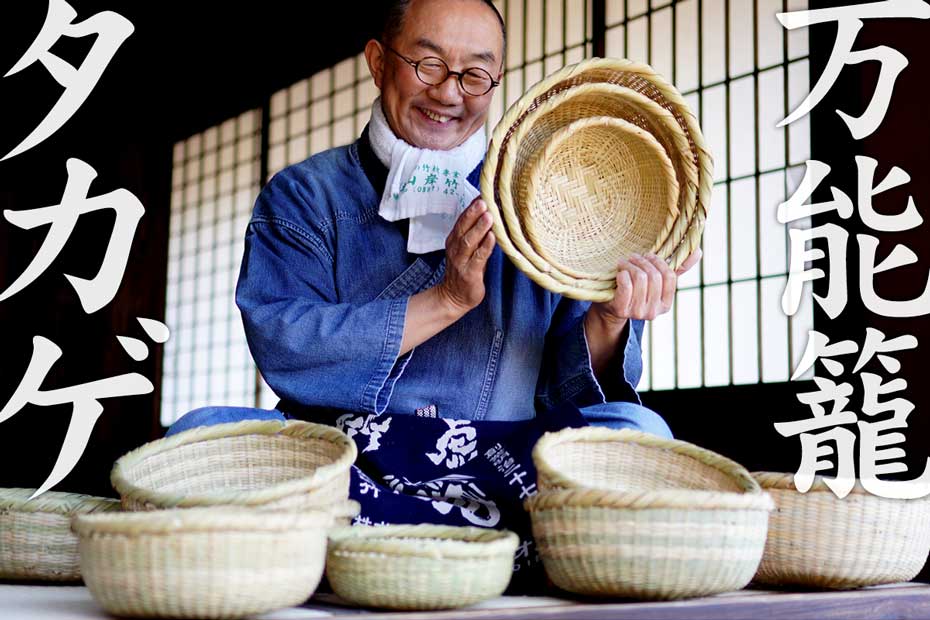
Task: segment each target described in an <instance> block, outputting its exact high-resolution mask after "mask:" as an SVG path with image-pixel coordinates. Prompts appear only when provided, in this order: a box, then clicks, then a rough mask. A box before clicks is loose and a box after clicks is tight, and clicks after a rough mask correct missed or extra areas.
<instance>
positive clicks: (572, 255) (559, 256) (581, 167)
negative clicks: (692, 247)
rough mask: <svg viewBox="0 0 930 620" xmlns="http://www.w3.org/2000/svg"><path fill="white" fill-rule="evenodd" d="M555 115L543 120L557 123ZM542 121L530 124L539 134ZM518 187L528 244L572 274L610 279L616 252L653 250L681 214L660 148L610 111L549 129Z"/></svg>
mask: <svg viewBox="0 0 930 620" xmlns="http://www.w3.org/2000/svg"><path fill="white" fill-rule="evenodd" d="M564 107H566V106H561V108H564ZM561 108H560V109H561ZM555 116H556V115H554V114H547V115H545V116H544V119H548V120H550V122H552V124H553V125H555V126H558V120H553V119H554V117H555ZM541 125H543V121H542V120H541V121H540V122H538V123H535V124H534V125H533V127H534V129H536V130H537V131H540V130H542V129H541V127H540V126H541ZM517 186H518V189H517V196H518V197H519V202H518V208H519V209H520V211H521V218H520V220H521V222H522V224H523V227H524V232H525V233H526V237H527V239H528V240H529V242H530V244H531V245H532V246H533V248H534V249H535V250H536V251H537V252H538V253H539V255H540V256H542V257H543V258H544V259H545V260H547V261H549V262H550V263H552V264H554V265H558V266H559V267H560V270H561V271H562V272H564V273H566V274H568V275H570V276H572V277H577V278H587V279H604V280H608V281H612V280H613V279H614V277H615V276H616V273H617V257H620V256H630V255H631V254H633V253H639V254H645V253H647V252H654V251H656V250H657V249H658V246H659V245H660V243H661V239H662V238H663V235H665V234H667V230H666V229H667V227H668V225H669V222H670V221H674V219H675V217H676V216H677V215H678V205H677V202H678V181H677V179H676V178H675V169H674V168H673V167H672V162H671V160H670V159H669V157H668V155H667V154H666V152H665V150H664V149H663V148H662V145H661V144H660V143H659V142H658V141H657V140H656V139H655V138H654V137H653V135H652V134H651V133H649V132H648V131H646V130H644V129H641V128H640V127H638V126H636V125H634V124H633V123H630V122H628V121H625V120H623V119H619V118H613V117H609V116H588V117H586V118H582V119H581V120H576V121H573V122H570V123H569V124H567V125H565V126H563V127H561V128H558V129H556V130H555V131H553V132H552V134H551V136H550V138H549V139H548V141H547V142H546V143H545V145H544V147H543V148H541V149H540V150H539V151H537V152H536V153H535V154H533V156H532V158H531V159H530V161H529V162H528V163H527V164H526V168H525V171H524V173H523V174H522V175H521V176H520V178H519V181H518V185H517Z"/></svg>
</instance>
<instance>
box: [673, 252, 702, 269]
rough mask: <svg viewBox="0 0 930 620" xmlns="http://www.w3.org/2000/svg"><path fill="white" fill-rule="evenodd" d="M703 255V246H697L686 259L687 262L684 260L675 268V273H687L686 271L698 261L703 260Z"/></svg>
mask: <svg viewBox="0 0 930 620" xmlns="http://www.w3.org/2000/svg"><path fill="white" fill-rule="evenodd" d="M702 256H704V252H703V250H701V248H696V249H695V250H694V251H693V252H691V255H690V256H689V257H688V258H686V259H685V262H683V263H682V264H681V265H680V266H679V267H678V269H677V270H675V273H676V274H677V275H682V274H683V273H685V272H686V271H688V270H689V269H691V268H692V267H694V266H695V265H697V264H698V261H699V260H701V257H702Z"/></svg>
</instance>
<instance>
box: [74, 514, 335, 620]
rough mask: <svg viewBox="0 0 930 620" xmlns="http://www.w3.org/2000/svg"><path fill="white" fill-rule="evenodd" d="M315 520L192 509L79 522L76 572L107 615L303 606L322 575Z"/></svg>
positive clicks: (239, 612)
mask: <svg viewBox="0 0 930 620" xmlns="http://www.w3.org/2000/svg"><path fill="white" fill-rule="evenodd" d="M330 520H331V517H330V515H329V513H327V512H324V511H312V510H311V511H303V512H261V511H257V510H254V509H248V508H246V509H236V508H232V509H230V508H191V509H183V510H164V511H161V510H160V511H154V512H134V513H119V514H110V515H86V516H83V515H82V516H78V517H76V518H75V520H74V524H73V527H74V531H75V532H76V533H77V535H78V536H79V537H80V558H81V570H82V572H83V574H84V581H85V583H86V584H87V587H88V589H89V590H90V592H91V594H92V595H93V597H94V598H95V599H96V600H97V602H98V603H100V605H102V606H103V607H104V609H106V610H107V611H108V612H109V613H111V614H114V615H118V616H135V617H150V618H241V617H245V616H251V615H253V614H259V613H263V612H266V611H270V610H273V609H278V608H281V607H290V606H293V605H298V604H300V603H302V602H304V601H305V600H306V599H307V598H309V597H310V595H311V594H313V591H314V590H315V589H316V587H317V585H318V584H319V582H320V579H321V577H322V574H323V563H324V559H325V555H326V530H327V526H328V525H329V523H330Z"/></svg>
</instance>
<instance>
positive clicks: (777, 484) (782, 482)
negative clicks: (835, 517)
mask: <svg viewBox="0 0 930 620" xmlns="http://www.w3.org/2000/svg"><path fill="white" fill-rule="evenodd" d="M752 477H753V478H755V480H756V482H758V483H759V486H761V487H762V488H763V489H775V490H779V491H796V492H798V493H799V494H802V495H805V494H807V493H829V494H830V495H832V496H833V497H834V498H836V499H837V501H842V500H841V499H840V498H837V497H836V495H835V494H834V492H833V490H832V489H830V487H828V486H827V484H826V480H827V478H826V477H825V476H819V475H818V476H814V482H813V483H812V484H811V488H810V489H808V490H807V491H805V492H804V493H800V491H798V490H797V487H796V486H795V484H794V474H793V473H791V472H780V471H754V472H752ZM855 481H856V482H855V485H854V486H853V488H852V490H851V491H850V492H849V494H850V495H862V496H866V497H870V498H875V499H876V500H880V501H892V502H900V501H908V502H919V501H926V502H930V495H928V496H924V497H918V498H914V499H906V500H905V499H897V498H888V497H882V496H880V495H875V494H873V493H869V492H868V491H867V490H866V489H865V487H863V486H862V480H861V479H860V478H856V479H855Z"/></svg>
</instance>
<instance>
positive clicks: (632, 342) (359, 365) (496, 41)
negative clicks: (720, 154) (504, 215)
mask: <svg viewBox="0 0 930 620" xmlns="http://www.w3.org/2000/svg"><path fill="white" fill-rule="evenodd" d="M504 45H505V42H504V27H503V21H502V20H501V17H500V15H499V14H498V12H497V10H496V9H495V8H494V6H493V5H492V4H491V3H490V2H488V1H486V0H397V1H395V2H393V3H391V8H390V9H389V11H388V19H387V20H386V25H385V28H384V32H383V35H382V36H381V39H380V40H371V41H369V43H368V45H367V46H366V48H365V56H366V59H367V61H368V65H369V69H370V71H371V74H372V76H373V78H374V81H375V84H376V85H377V87H378V88H379V90H380V92H381V95H380V99H379V100H378V101H377V102H376V103H375V105H374V107H373V116H372V122H371V123H370V124H369V127H367V128H366V131H365V132H364V133H363V135H362V136H361V138H360V139H359V140H358V141H357V142H355V143H354V144H352V145H350V146H347V147H340V148H336V149H331V150H329V151H326V152H324V153H320V154H318V155H315V156H313V157H311V158H309V159H307V160H305V161H304V162H301V163H299V164H296V165H294V166H290V167H288V168H286V169H285V170H283V171H281V172H280V173H279V174H277V175H276V176H275V177H274V178H273V179H272V180H271V181H270V182H269V183H268V185H267V186H266V187H265V188H264V189H263V190H262V193H261V195H260V196H259V198H258V200H257V202H256V205H255V210H254V212H253V216H252V220H251V222H250V225H249V229H248V232H247V236H246V251H245V256H244V259H243V264H242V271H241V274H240V280H239V286H238V289H237V296H236V301H237V303H238V305H239V307H240V309H241V311H242V314H243V320H244V323H245V329H246V335H247V337H248V341H249V346H250V349H251V352H252V354H253V356H254V358H255V360H256V363H257V364H258V367H259V369H260V370H261V372H262V375H263V376H264V378H265V380H266V381H267V382H268V384H269V385H270V386H271V387H272V389H273V390H274V391H275V393H276V394H277V395H278V396H280V397H281V399H282V401H281V403H280V404H279V406H278V409H280V410H281V411H283V412H284V413H285V414H288V415H291V416H295V417H302V418H307V419H314V416H315V415H316V412H319V411H323V410H339V411H348V412H359V413H364V414H371V415H384V414H398V415H419V416H422V417H439V418H454V419H460V420H476V421H477V420H489V421H517V420H526V419H529V418H533V417H534V416H535V415H536V414H537V412H540V411H541V412H544V411H547V410H550V409H553V408H556V407H560V406H564V405H570V406H573V407H577V408H578V410H580V412H581V414H582V415H583V416H584V417H585V418H586V420H587V421H588V422H589V423H592V424H603V425H607V426H613V427H632V428H638V429H641V430H645V431H648V432H652V433H656V434H659V435H665V436H670V431H669V429H668V427H667V426H666V425H665V423H664V421H663V420H662V419H661V418H660V417H659V416H658V415H656V414H655V413H654V412H651V411H650V410H648V409H646V408H644V407H642V406H641V404H640V401H639V397H638V396H637V394H636V391H635V386H636V384H637V383H638V381H639V376H640V374H641V367H642V362H641V353H640V345H639V338H640V337H641V334H642V327H643V323H642V321H643V320H644V319H652V318H654V317H655V316H656V315H658V314H660V313H663V312H666V311H668V309H669V308H670V306H671V303H672V301H673V299H674V294H675V289H676V275H677V274H676V273H675V272H673V271H672V270H671V269H670V268H669V267H668V266H667V265H666V264H665V263H664V262H663V261H662V260H660V259H658V258H656V257H655V256H633V257H631V258H630V259H629V260H622V261H620V263H619V273H618V275H617V291H616V294H615V296H614V298H613V300H611V301H610V302H609V303H603V304H593V305H591V304H587V303H584V302H578V301H574V300H570V299H567V298H565V299H563V298H561V297H560V296H558V295H556V294H553V293H550V292H548V291H545V290H543V289H542V288H540V287H539V286H538V285H536V284H534V283H533V282H531V281H530V280H529V279H528V278H526V277H525V276H524V275H523V274H522V273H520V272H519V271H518V270H516V268H515V267H514V266H513V265H512V264H511V262H510V261H509V259H507V257H506V256H504V255H503V254H502V252H501V251H500V249H499V248H497V247H496V246H495V239H494V234H493V232H492V231H491V217H490V215H489V214H488V212H487V208H486V206H485V205H484V203H483V202H482V201H481V200H480V199H475V200H473V201H471V202H470V204H468V203H465V202H464V199H463V196H469V197H471V196H474V195H475V194H477V190H475V189H474V188H475V187H476V186H477V185H478V176H479V173H480V161H481V159H482V158H483V154H484V140H485V137H484V133H483V126H484V124H485V122H486V119H487V113H488V107H489V105H490V103H491V99H492V97H493V96H494V95H495V92H496V88H495V86H496V85H497V83H498V82H499V81H500V79H501V76H502V67H503V58H504ZM485 87H486V88H487V90H485ZM476 145H480V146H476ZM433 157H440V158H445V159H443V160H442V161H444V162H445V167H444V168H443V171H444V172H446V173H448V172H449V170H453V171H455V172H454V173H453V174H451V175H449V174H447V175H446V179H447V180H446V184H447V187H455V188H456V191H457V192H459V193H457V194H455V199H457V200H459V201H460V202H461V204H462V205H463V206H464V205H465V204H468V207H467V208H466V209H465V210H464V211H463V212H461V214H460V215H458V216H457V217H456V218H451V220H450V218H449V217H448V214H447V213H446V214H445V221H447V222H449V223H450V224H451V223H453V222H454V225H453V226H452V227H451V231H448V230H447V229H448V226H446V229H443V223H442V222H443V217H444V215H443V213H434V212H433V211H434V210H435V209H434V207H435V205H436V203H437V200H438V198H435V197H434V196H428V197H427V199H423V196H420V197H419V198H417V196H416V195H415V194H414V192H413V191H410V192H407V191H406V190H407V189H412V188H413V185H414V184H415V173H416V171H417V170H418V169H419V168H416V167H411V162H416V163H417V164H418V163H419V162H421V161H422V162H429V161H432V160H431V159H430V158H433ZM424 165H425V166H426V168H425V169H426V170H429V169H430V167H429V165H428V163H427V164H424ZM456 166H459V167H460V168H461V169H462V171H463V174H462V175H461V176H460V177H456V175H457V174H458V173H457V169H456V168H455V167H456ZM433 169H434V170H436V171H437V173H436V174H440V173H439V172H438V170H439V167H436V166H434V167H433ZM434 176H435V175H434ZM436 181H437V179H436V178H434V179H433V184H435V183H436ZM453 181H454V185H453V184H452V182H453ZM423 182H425V181H423V180H421V186H422V183H423ZM459 182H461V183H459ZM402 194H404V195H403V196H402ZM392 200H393V201H394V202H397V204H394V202H392ZM404 200H407V203H404V202H403V201H404ZM445 208H446V209H447V208H448V205H447V207H445ZM431 217H432V218H433V219H429V218H431ZM437 231H439V232H438V233H437ZM437 234H440V235H441V236H440V237H437ZM443 237H444V243H440V247H438V248H436V244H435V242H436V239H437V238H439V240H440V242H442V240H443ZM417 247H419V248H421V250H420V251H417V250H415V249H412V248H417ZM423 248H426V249H425V251H424V250H423ZM699 258H700V253H699V252H697V253H696V255H695V256H692V257H691V258H690V259H689V260H688V261H687V262H686V264H685V265H684V266H683V269H682V270H681V271H684V270H685V269H687V268H689V267H690V266H691V265H693V264H694V263H695V262H697V260H698V259H699ZM256 411H257V410H238V409H226V410H221V409H216V408H210V409H204V410H198V411H196V412H191V413H190V414H188V415H187V416H184V417H183V418H182V419H181V420H179V422H177V423H176V424H175V425H174V426H173V427H172V428H171V429H170V431H169V432H171V433H174V432H178V431H180V430H183V429H185V428H189V427H191V426H199V425H203V424H210V423H217V422H222V421H229V420H232V419H241V418H242V417H266V416H268V417H280V416H281V414H280V413H279V412H277V411H275V412H258V413H256Z"/></svg>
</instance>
